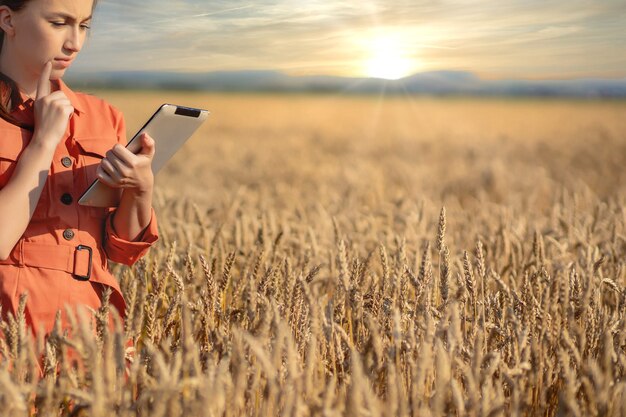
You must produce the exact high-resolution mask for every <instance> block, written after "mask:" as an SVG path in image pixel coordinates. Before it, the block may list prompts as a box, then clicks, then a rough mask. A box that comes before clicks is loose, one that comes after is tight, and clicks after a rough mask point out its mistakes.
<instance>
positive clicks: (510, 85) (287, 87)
mask: <svg viewBox="0 0 626 417" xmlns="http://www.w3.org/2000/svg"><path fill="white" fill-rule="evenodd" d="M67 81H68V82H69V83H71V84H72V85H73V86H75V87H83V88H84V87H89V88H139V89H155V88H161V89H162V88H166V89H168V88H171V89H181V90H204V91H274V92H345V93H357V94H358V93H379V92H380V91H383V90H384V91H385V92H386V93H387V94H402V93H409V94H428V95H483V96H500V95H506V96H570V97H616V98H617V97H626V78H621V79H574V80H543V81H542V80H514V79H512V80H483V79H481V78H479V77H477V76H476V75H475V74H473V73H471V72H465V71H429V72H423V73H419V74H415V75H411V76H409V77H405V78H402V79H399V80H383V79H379V78H350V77H334V76H290V75H287V74H284V73H282V72H279V71H265V70H258V71H257V70H249V71H214V72H206V73H179V72H141V71H117V72H102V73H94V74H87V73H83V74H68V77H67Z"/></svg>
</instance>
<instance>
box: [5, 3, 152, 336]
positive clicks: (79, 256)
mask: <svg viewBox="0 0 626 417" xmlns="http://www.w3.org/2000/svg"><path fill="white" fill-rule="evenodd" d="M94 7H95V2H93V3H92V0H21V1H18V0H6V1H5V0H0V29H1V34H0V36H2V39H1V49H0V78H1V79H0V93H1V94H0V98H1V101H0V117H1V118H0V302H1V303H2V315H3V318H6V317H7V314H8V313H9V312H10V313H13V314H15V312H16V310H17V308H18V303H19V297H20V294H21V293H23V292H27V293H28V295H27V301H26V309H25V315H26V322H27V324H28V326H29V327H30V328H31V330H32V332H33V334H34V335H37V334H38V333H39V332H44V334H47V333H48V332H50V330H52V328H53V325H54V319H55V315H56V312H57V310H61V313H62V316H61V317H62V323H63V326H64V328H66V326H67V317H66V312H65V306H66V305H70V306H72V307H77V306H88V307H91V308H94V309H97V308H99V307H100V306H101V297H102V291H103V289H104V287H105V286H107V287H111V289H112V293H111V296H110V303H111V304H112V305H113V306H114V307H115V308H116V309H117V310H118V312H119V314H120V315H121V316H122V317H124V315H125V308H126V305H125V302H124V299H123V297H122V294H121V292H120V288H119V285H118V283H117V281H116V279H115V278H114V277H113V276H112V275H111V273H110V272H109V270H108V267H107V258H108V259H110V260H112V261H114V262H119V263H124V264H127V265H132V264H133V263H134V262H135V261H136V260H137V259H139V258H140V257H141V256H143V255H144V254H145V253H146V252H147V250H148V249H149V247H150V246H151V245H152V244H154V242H156V241H157V239H158V234H157V223H156V217H155V213H154V209H153V208H152V203H151V200H152V191H153V176H152V171H151V168H150V167H151V162H152V157H153V155H154V141H153V139H152V138H150V137H149V136H147V135H145V136H143V137H142V150H141V151H140V153H138V154H136V155H135V154H132V153H131V152H129V151H128V150H127V149H126V148H125V147H124V145H125V144H126V133H125V124H124V119H123V116H122V114H121V113H120V112H119V110H117V109H116V108H114V107H112V106H111V105H109V104H108V103H106V102H105V101H103V100H101V99H98V98H96V97H94V96H90V95H86V94H81V93H75V92H73V91H72V90H71V89H70V88H68V87H67V85H65V83H64V82H63V81H62V77H63V75H64V73H65V71H66V70H67V68H68V67H69V66H70V65H71V63H72V61H73V60H74V59H75V58H76V55H77V54H78V53H79V52H80V50H81V48H82V46H83V43H84V41H85V38H86V36H87V32H88V29H89V24H90V22H91V17H92V12H93V9H94ZM96 178H97V179H99V180H100V181H102V182H104V183H105V184H107V185H109V186H112V187H118V188H122V189H123V191H122V198H121V202H120V204H119V206H118V207H114V208H94V207H86V206H82V205H79V204H78V203H77V200H78V198H79V197H80V195H81V194H82V192H83V191H84V190H85V189H86V188H87V186H88V185H89V184H91V182H92V181H93V180H94V179H96Z"/></svg>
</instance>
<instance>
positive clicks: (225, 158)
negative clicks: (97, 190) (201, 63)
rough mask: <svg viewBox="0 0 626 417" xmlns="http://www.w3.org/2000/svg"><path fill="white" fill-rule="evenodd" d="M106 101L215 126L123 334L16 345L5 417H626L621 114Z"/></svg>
mask: <svg viewBox="0 0 626 417" xmlns="http://www.w3.org/2000/svg"><path fill="white" fill-rule="evenodd" d="M96 94H97V95H99V96H101V97H103V98H105V99H107V100H108V101H110V102H111V103H112V104H114V105H115V106H117V107H118V108H119V109H121V110H122V111H123V112H124V114H125V116H126V122H127V128H128V132H129V134H131V133H133V132H134V131H135V130H137V129H138V128H139V127H141V125H142V123H143V122H144V120H145V119H146V118H147V117H148V116H149V115H150V114H151V113H152V111H154V109H155V108H156V107H157V106H158V105H159V104H161V103H162V102H170V103H176V104H184V105H188V106H198V107H202V108H206V109H208V110H210V111H211V116H210V117H209V121H208V122H207V123H206V124H205V126H203V128H202V129H201V130H200V131H199V132H198V133H197V134H196V135H195V136H194V137H193V138H192V139H191V140H190V141H189V142H188V143H187V144H186V145H185V147H184V148H183V149H182V150H181V151H180V152H179V154H177V155H176V157H175V158H174V159H173V160H172V161H170V163H169V164H168V165H167V166H166V167H165V168H164V169H163V171H162V172H160V173H159V175H158V176H157V177H156V187H157V188H156V192H155V198H154V206H155V209H156V211H157V215H158V221H159V228H160V233H161V239H160V241H159V242H158V244H157V245H156V246H155V247H153V248H152V249H151V250H150V252H149V254H148V255H147V256H146V257H145V258H144V259H142V260H141V261H139V262H138V263H137V264H135V265H134V266H133V267H131V268H129V267H125V266H122V265H114V268H113V270H114V272H115V274H116V276H117V277H118V278H119V280H120V282H121V286H122V289H123V291H124V293H125V297H126V299H127V302H128V304H129V315H128V318H127V320H126V321H124V322H121V321H119V320H116V330H115V331H109V330H108V328H107V326H106V325H105V323H106V322H107V320H108V316H109V315H113V317H114V318H115V319H117V317H116V316H115V314H114V313H115V312H114V311H113V310H109V309H108V308H106V306H105V307H103V308H102V309H100V310H99V311H98V312H97V317H98V320H97V328H96V329H94V330H95V331H94V330H92V329H90V328H89V322H88V321H87V320H85V319H84V317H83V316H80V315H79V316H77V317H76V318H75V320H76V323H75V326H74V328H75V329H76V331H75V332H74V333H73V334H72V335H64V334H60V333H53V334H52V335H51V337H50V338H48V339H47V341H46V342H45V343H44V341H43V340H39V341H37V343H34V344H33V343H31V342H30V339H29V338H27V337H25V330H24V328H23V316H22V315H23V310H21V311H20V312H18V315H17V317H16V318H15V319H10V320H9V321H8V322H5V323H2V331H3V332H4V334H5V335H6V336H7V342H6V343H4V344H2V345H1V346H0V348H1V352H2V356H3V357H5V358H7V360H5V361H3V362H2V363H0V409H1V410H3V415H7V416H9V415H10V416H26V415H29V414H30V415H40V416H44V415H45V416H49V415H63V416H69V415H74V416H81V415H84V416H87V415H89V416H110V415H119V416H224V417H228V416H279V415H280V416H325V417H330V416H361V415H363V416H485V417H496V416H623V415H626V381H624V380H623V378H624V375H625V374H626V329H625V325H626V322H625V315H624V311H625V308H626V268H625V262H626V208H625V207H626V205H625V204H626V170H625V169H624V166H626V117H625V116H626V102H623V101H612V102H609V101H606V102H605V101H590V100H586V101H585V100H579V101H565V100H556V99H550V100H548V99H545V100H537V99H516V100H506V99H487V98H484V99H470V98H424V97H383V96H381V97H366V96H363V97H361V96H347V95H299V94H293V95H271V94H204V93H190V92H124V91H98V92H96ZM22 301H23V303H27V299H22ZM22 306H23V304H22ZM94 334H95V336H94ZM129 340H131V341H132V344H133V346H134V347H130V348H129V347H128V341H129ZM68 349H71V350H74V351H75V352H77V353H78V357H79V364H78V365H79V366H76V365H75V364H73V363H72V362H71V361H69V360H68V357H67V352H68ZM38 355H43V356H44V358H45V365H46V368H45V371H46V373H45V377H44V378H43V379H41V380H39V379H38V378H36V377H35V375H36V371H35V368H34V367H35V364H36V362H37V357H38Z"/></svg>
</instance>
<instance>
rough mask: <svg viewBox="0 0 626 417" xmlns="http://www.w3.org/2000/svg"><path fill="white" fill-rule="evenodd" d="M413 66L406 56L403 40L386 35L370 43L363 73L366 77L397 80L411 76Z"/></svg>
mask: <svg viewBox="0 0 626 417" xmlns="http://www.w3.org/2000/svg"><path fill="white" fill-rule="evenodd" d="M414 65H415V63H414V60H413V59H412V58H411V57H410V56H409V55H408V54H407V51H406V47H405V45H404V41H403V39H402V38H400V37H399V36H392V35H386V36H379V37H376V38H374V39H373V40H372V41H371V43H370V45H369V57H368V58H367V60H366V61H365V63H364V72H365V74H366V75H367V76H368V77H373V78H385V79H388V80H397V79H399V78H402V77H406V76H408V75H411V71H412V70H414Z"/></svg>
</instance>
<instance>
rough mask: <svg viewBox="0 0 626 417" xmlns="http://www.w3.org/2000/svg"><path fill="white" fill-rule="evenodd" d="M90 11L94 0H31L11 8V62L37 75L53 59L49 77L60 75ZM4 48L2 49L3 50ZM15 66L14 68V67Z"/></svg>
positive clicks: (84, 32)
mask: <svg viewBox="0 0 626 417" xmlns="http://www.w3.org/2000/svg"><path fill="white" fill-rule="evenodd" d="M92 11H93V0H31V1H29V2H28V3H27V4H26V6H25V7H24V8H23V9H21V10H19V11H17V12H13V19H12V23H13V27H14V32H13V34H12V36H7V34H5V38H6V37H8V38H9V39H5V42H6V41H9V42H12V45H11V48H10V50H11V51H12V58H13V59H12V62H13V63H14V64H15V65H17V66H19V69H20V70H21V71H26V73H27V74H29V75H30V76H31V77H38V76H39V74H41V71H42V69H43V67H44V65H45V63H46V62H48V61H50V60H52V74H51V77H50V78H51V79H58V78H61V77H63V75H64V74H65V71H66V70H67V68H68V67H69V66H70V65H71V63H72V61H73V60H74V58H76V55H77V54H78V52H80V50H81V48H82V46H83V43H84V41H85V37H86V36H87V31H88V28H89V25H90V24H91V14H92ZM4 52H5V51H4V50H3V53H4ZM16 69H17V68H16Z"/></svg>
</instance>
